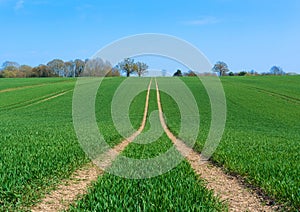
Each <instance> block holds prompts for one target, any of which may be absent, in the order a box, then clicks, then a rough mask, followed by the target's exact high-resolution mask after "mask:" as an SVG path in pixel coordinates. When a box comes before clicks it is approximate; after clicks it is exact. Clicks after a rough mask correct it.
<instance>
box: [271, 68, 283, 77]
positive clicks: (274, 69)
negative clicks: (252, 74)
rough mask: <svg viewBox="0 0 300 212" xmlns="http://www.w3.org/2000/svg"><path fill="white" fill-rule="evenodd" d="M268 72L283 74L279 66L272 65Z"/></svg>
mask: <svg viewBox="0 0 300 212" xmlns="http://www.w3.org/2000/svg"><path fill="white" fill-rule="evenodd" d="M270 73H271V74H273V75H284V74H285V73H284V71H283V69H282V68H281V67H279V66H273V67H272V68H271V69H270Z"/></svg>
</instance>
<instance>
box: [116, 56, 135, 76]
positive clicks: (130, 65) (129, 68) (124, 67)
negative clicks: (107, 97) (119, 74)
mask: <svg viewBox="0 0 300 212" xmlns="http://www.w3.org/2000/svg"><path fill="white" fill-rule="evenodd" d="M117 67H118V68H119V69H120V70H121V71H123V72H125V73H126V76H127V77H129V76H130V74H132V73H133V72H135V71H136V65H135V63H134V59H131V58H125V59H124V60H123V61H122V62H120V63H119V64H118V65H117Z"/></svg>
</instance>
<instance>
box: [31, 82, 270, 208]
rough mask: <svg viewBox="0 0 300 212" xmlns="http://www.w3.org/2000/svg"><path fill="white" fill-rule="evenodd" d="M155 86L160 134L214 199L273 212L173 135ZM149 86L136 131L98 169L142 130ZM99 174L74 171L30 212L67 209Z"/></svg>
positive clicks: (98, 171)
mask: <svg viewBox="0 0 300 212" xmlns="http://www.w3.org/2000/svg"><path fill="white" fill-rule="evenodd" d="M155 82H156V81H155ZM155 84H156V92H157V104H158V109H159V118H160V122H161V125H162V127H163V129H164V131H165V133H166V134H167V135H168V137H169V138H170V139H171V140H172V142H173V143H174V145H175V146H176V148H177V149H178V151H179V152H180V153H181V154H182V155H183V156H185V157H186V159H187V160H188V162H189V163H190V164H191V167H192V168H193V169H194V171H195V172H196V173H197V174H198V175H199V177H201V178H202V179H204V180H205V181H206V182H207V188H208V189H212V190H213V191H214V193H215V195H216V196H218V197H219V198H220V199H221V200H222V201H224V202H225V203H227V204H228V207H229V210H230V211H273V210H272V208H271V207H269V206H263V205H262V202H261V200H260V198H259V197H258V196H257V195H255V194H254V193H253V192H251V191H248V189H247V188H246V187H245V186H244V185H242V184H241V183H240V181H239V180H238V179H237V178H236V177H233V176H229V175H227V174H225V173H224V172H223V171H222V170H221V169H220V168H218V167H215V166H214V165H212V164H211V163H210V162H208V161H202V160H201V155H200V154H199V153H197V152H195V151H194V150H193V149H191V148H190V147H188V146H187V145H185V144H184V142H183V141H181V140H179V139H177V138H176V137H175V136H174V135H173V133H172V132H171V131H170V130H169V129H168V127H167V125H166V122H165V120H164V117H163V111H162V107H161V102H160V95H159V87H158V84H157V82H156V83H155ZM150 87H151V82H150V83H149V86H148V93H147V97H146V104H145V110H144V117H143V121H142V123H141V126H140V128H139V129H138V131H137V132H135V133H134V134H133V135H131V136H130V137H129V138H127V139H125V140H124V141H122V142H121V143H120V144H119V145H117V146H115V147H114V148H113V149H111V150H109V151H108V152H106V153H105V158H107V160H105V161H101V162H99V161H94V162H95V163H96V164H97V165H98V166H100V167H101V168H102V169H105V168H107V167H109V166H110V165H111V163H112V161H113V160H114V159H115V158H116V157H117V156H118V155H119V153H120V152H122V151H123V150H124V149H125V148H126V147H127V146H128V144H129V143H130V142H131V141H133V140H134V139H135V138H136V137H137V136H138V135H139V134H140V133H141V132H142V131H143V129H144V127H145V123H146V118H147V113H148V102H149V93H150ZM101 174H103V171H102V170H101V169H100V168H99V167H97V166H95V165H92V164H89V165H88V166H87V167H86V168H84V169H80V170H78V171H76V172H75V173H74V174H73V175H72V177H71V178H70V179H69V180H65V181H63V183H62V185H61V186H59V187H58V188H57V189H56V190H55V191H53V192H52V193H50V194H49V195H47V196H46V197H45V198H44V199H43V200H42V202H41V203H40V204H38V205H36V206H35V207H33V208H32V211H58V210H63V209H67V208H68V205H69V204H70V203H72V202H73V201H74V200H75V199H76V198H78V196H80V195H83V194H84V193H86V191H87V188H88V187H89V186H90V185H91V183H92V182H93V181H95V180H96V179H97V177H98V176H99V175H101Z"/></svg>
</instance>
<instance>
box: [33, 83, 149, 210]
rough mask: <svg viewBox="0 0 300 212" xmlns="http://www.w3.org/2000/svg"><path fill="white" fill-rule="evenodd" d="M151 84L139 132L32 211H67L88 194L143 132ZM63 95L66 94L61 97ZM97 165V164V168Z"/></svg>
mask: <svg viewBox="0 0 300 212" xmlns="http://www.w3.org/2000/svg"><path fill="white" fill-rule="evenodd" d="M151 83H152V79H151V81H150V83H149V86H148V91H147V97H146V100H145V110H144V116H143V120H142V123H141V125H140V128H139V129H138V131H136V132H135V133H133V134H132V135H131V136H130V137H128V138H126V139H125V140H123V141H122V142H121V143H120V144H118V145H116V146H115V147H114V148H113V149H110V150H109V151H108V152H106V153H105V154H104V155H103V156H100V158H101V159H103V158H104V159H105V160H104V161H99V160H96V161H93V162H94V163H89V164H87V165H86V166H85V167H84V168H81V169H79V170H77V171H75V172H74V173H73V174H72V176H71V177H70V179H67V180H64V181H63V182H62V184H61V185H59V186H58V188H57V189H56V190H54V191H52V192H51V193H50V194H48V195H46V197H45V198H44V199H43V200H42V201H41V202H40V203H39V204H37V205H36V206H34V207H33V208H31V211H33V212H38V211H43V212H52V211H61V210H66V209H68V207H69V205H70V204H71V203H72V202H74V201H75V200H76V199H78V198H79V197H80V196H82V195H84V194H86V192H87V189H88V188H89V186H90V185H91V184H92V182H94V181H96V180H97V178H98V176H99V175H102V174H103V173H104V171H103V170H105V168H107V167H109V166H110V165H111V163H112V161H113V160H114V159H115V158H116V157H117V156H118V155H119V154H120V153H121V152H122V151H123V150H124V149H125V148H126V146H128V144H130V142H132V141H133V140H134V139H135V138H136V137H137V136H138V135H139V134H140V133H141V132H142V131H143V129H144V127H145V125H146V120H147V114H148V105H149V96H150V88H151ZM63 94H64V93H62V94H60V95H63ZM51 98H54V97H50V99H51ZM47 100H49V99H47ZM44 101H46V100H44ZM95 164H97V166H96V165H95ZM99 166H100V167H99ZM100 168H101V169H100Z"/></svg>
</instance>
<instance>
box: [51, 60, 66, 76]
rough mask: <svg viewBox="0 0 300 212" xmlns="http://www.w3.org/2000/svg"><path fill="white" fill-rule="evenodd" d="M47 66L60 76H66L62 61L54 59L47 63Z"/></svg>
mask: <svg viewBox="0 0 300 212" xmlns="http://www.w3.org/2000/svg"><path fill="white" fill-rule="evenodd" d="M47 66H48V67H49V68H51V69H52V70H53V71H54V72H55V73H56V74H57V75H58V76H60V77H63V76H65V73H64V71H65V63H64V61H62V60H60V59H54V60H51V61H50V62H48V63H47Z"/></svg>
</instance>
